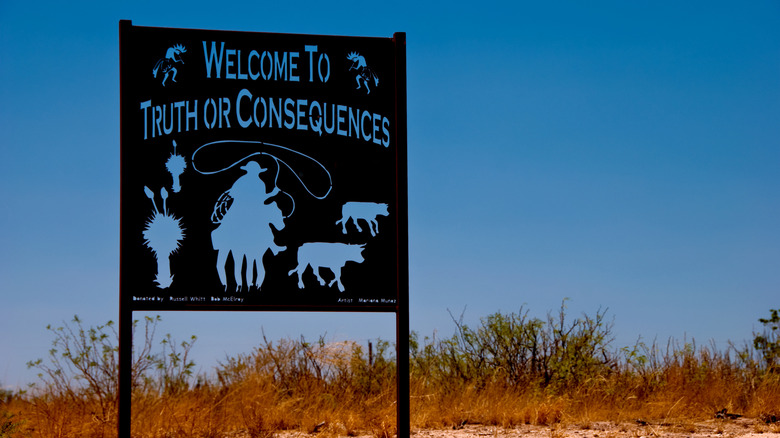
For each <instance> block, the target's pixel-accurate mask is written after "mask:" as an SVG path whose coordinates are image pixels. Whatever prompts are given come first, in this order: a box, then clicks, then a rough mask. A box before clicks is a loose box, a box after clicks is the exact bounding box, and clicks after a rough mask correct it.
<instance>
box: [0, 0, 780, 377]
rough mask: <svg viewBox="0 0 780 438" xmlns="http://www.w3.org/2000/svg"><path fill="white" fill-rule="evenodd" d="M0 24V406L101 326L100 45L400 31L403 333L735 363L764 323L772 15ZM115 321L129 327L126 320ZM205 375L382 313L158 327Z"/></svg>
mask: <svg viewBox="0 0 780 438" xmlns="http://www.w3.org/2000/svg"><path fill="white" fill-rule="evenodd" d="M395 5H396V7H395V9H389V8H390V7H391V4H390V3H386V4H380V3H369V2H364V3H360V4H358V3H356V2H305V3H303V4H298V3H296V4H292V3H289V2H268V3H267V4H266V2H246V3H244V2H222V3H213V2H203V1H188V2H156V1H154V2H153V1H138V2H88V1H75V2H43V3H36V4H35V5H34V6H33V5H32V4H31V3H30V2H26V1H17V0H5V1H3V2H2V3H0V84H2V85H0V139H1V140H0V196H1V197H2V199H3V207H2V209H1V210H0V280H2V281H1V282H0V333H2V335H0V352H2V354H0V383H2V384H4V385H11V386H15V385H22V386H23V385H24V384H25V383H28V382H31V381H34V374H33V373H31V372H30V371H28V370H26V368H25V366H24V364H25V362H26V361H28V360H31V359H35V358H39V357H44V356H45V354H46V352H47V350H48V348H49V346H50V341H51V337H50V336H49V335H48V333H47V331H46V329H45V327H46V325H47V324H54V325H57V324H60V323H61V322H62V321H68V320H70V319H71V318H72V316H73V315H74V314H78V315H79V316H80V317H81V318H82V319H83V320H84V321H85V322H86V323H87V324H90V325H94V324H99V323H103V322H105V321H107V320H109V319H113V320H116V318H117V314H118V284H119V280H118V270H119V77H118V75H119V65H118V64H119V63H118V22H119V20H120V19H129V20H132V21H133V24H136V25H143V26H160V27H184V28H205V29H224V30H241V31H262V32H283V33H311V34H330V35H350V36H381V37H390V36H392V34H393V32H396V31H403V32H406V33H407V61H408V70H407V76H408V117H409V120H408V122H409V136H408V143H409V164H408V168H409V233H410V236H409V248H410V277H411V278H410V294H411V325H412V329H413V330H416V331H418V332H420V333H421V334H422V335H430V334H432V333H433V332H434V331H438V333H439V334H441V335H449V334H451V333H452V331H453V329H454V325H453V324H452V321H451V319H450V315H449V313H448V310H449V311H451V312H452V313H453V314H455V315H456V316H457V315H460V314H461V312H463V311H464V309H465V313H464V320H465V321H466V322H468V323H471V324H475V323H477V322H478V321H479V318H480V317H484V316H487V315H488V314H490V313H493V312H497V311H502V312H512V311H517V310H518V309H519V308H520V307H521V306H523V305H525V307H526V308H527V309H529V310H530V312H531V314H532V315H533V316H539V317H543V316H544V315H545V314H546V312H547V311H549V310H555V309H557V308H558V307H559V306H560V304H561V301H562V300H563V299H564V298H570V300H569V301H567V306H568V309H569V312H570V313H571V314H572V316H575V315H579V314H580V313H581V312H588V313H589V314H593V313H594V312H595V311H596V310H597V309H599V308H608V309H609V315H610V316H613V317H614V321H615V335H616V340H615V344H614V345H615V346H616V347H620V346H623V345H629V344H632V343H633V342H634V341H635V340H636V339H637V338H638V337H639V336H642V337H643V338H644V339H647V340H652V339H653V338H655V337H657V338H658V339H660V340H661V341H662V342H665V341H666V339H667V338H668V337H675V338H678V339H682V338H683V337H687V338H688V339H690V338H695V339H696V341H697V342H698V343H700V344H704V343H707V342H709V341H710V340H713V341H714V342H715V343H716V345H718V346H720V347H724V348H725V346H726V345H727V341H728V340H731V341H734V342H737V343H741V342H743V341H745V340H747V339H749V338H750V336H751V333H752V331H753V330H755V329H758V328H759V327H758V322H757V319H758V318H759V317H762V316H765V315H767V314H768V309H770V308H778V307H780V227H778V225H780V123H778V120H780V5H778V3H777V2H775V1H755V2H748V3H744V2H743V3H739V4H738V3H737V2H712V1H708V2H684V4H680V2H618V1H614V2H595V3H594V2H587V4H584V3H583V2H538V3H537V2H534V3H530V2H482V3H479V4H474V3H458V2H430V3H421V2H404V1H401V2H395ZM137 316H139V317H140V316H143V314H138V315H137ZM162 316H163V325H162V327H161V328H160V330H161V331H162V332H170V333H172V334H173V335H174V336H175V337H178V338H180V339H184V338H186V337H188V336H189V335H190V334H196V335H197V336H199V338H200V339H199V340H198V342H197V344H196V347H195V354H196V356H195V358H196V360H197V361H198V364H199V365H200V368H201V370H202V371H205V372H207V371H209V370H210V369H211V367H212V366H213V365H214V364H215V363H216V361H217V360H220V359H223V358H224V357H225V355H226V354H236V353H239V352H247V351H249V350H251V348H252V347H253V346H254V345H257V342H258V339H259V338H260V329H261V327H262V328H263V329H264V330H265V333H266V334H267V335H268V336H269V337H270V338H272V339H274V338H278V337H283V336H291V337H298V336H299V335H301V334H303V335H306V336H307V337H309V338H314V337H316V336H318V335H326V337H327V338H329V339H354V340H358V341H360V342H366V341H367V340H368V339H372V338H376V337H380V336H381V337H382V338H384V339H393V336H394V317H393V315H388V314H381V315H377V314H369V315H365V314H295V313H281V314H278V313H277V314H271V313H239V314H226V313H165V314H163V315H162Z"/></svg>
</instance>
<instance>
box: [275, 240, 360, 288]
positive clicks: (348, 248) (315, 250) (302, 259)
mask: <svg viewBox="0 0 780 438" xmlns="http://www.w3.org/2000/svg"><path fill="white" fill-rule="evenodd" d="M365 246H366V245H365V244H362V245H351V244H346V243H331V242H308V243H304V244H303V245H301V247H300V248H298V266H297V267H296V268H295V269H293V270H291V271H290V272H289V273H288V274H287V275H288V276H291V275H293V274H297V275H298V288H299V289H303V288H304V284H303V273H304V271H306V268H307V267H309V266H311V269H312V271H314V275H315V276H316V277H317V280H318V281H319V282H320V286H325V279H324V278H322V276H321V275H320V268H325V269H329V270H330V271H331V272H332V273H333V275H334V276H335V277H334V278H333V280H331V281H330V283H328V287H331V286H333V283H336V284H337V285H338V288H339V291H340V292H344V285H343V284H342V283H341V269H342V268H343V267H344V265H345V264H346V263H347V262H355V263H363V260H364V259H363V254H362V253H363V249H364V248H365Z"/></svg>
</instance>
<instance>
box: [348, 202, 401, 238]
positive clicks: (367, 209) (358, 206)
mask: <svg viewBox="0 0 780 438" xmlns="http://www.w3.org/2000/svg"><path fill="white" fill-rule="evenodd" d="M387 215H388V212H387V204H378V203H374V202H347V203H346V204H344V206H342V207H341V219H339V220H337V221H336V225H338V224H341V232H342V233H344V234H347V222H348V221H349V220H350V219H352V223H353V224H355V228H357V230H358V232H359V233H362V232H363V229H362V228H360V225H359V224H358V220H359V219H362V220H364V221H366V223H367V224H368V230H369V231H370V232H371V235H372V236H376V233H378V232H379V223H378V222H377V216H387Z"/></svg>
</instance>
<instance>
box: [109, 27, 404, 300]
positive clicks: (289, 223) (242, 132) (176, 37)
mask: <svg viewBox="0 0 780 438" xmlns="http://www.w3.org/2000/svg"><path fill="white" fill-rule="evenodd" d="M120 38H121V54H120V57H121V73H120V74H121V119H122V123H121V142H122V143H121V175H122V176H121V218H122V225H121V268H120V276H121V293H122V301H123V304H124V305H127V306H129V307H130V308H132V309H134V310H181V309H237V308H243V309H262V308H274V309H309V308H312V309H330V310H351V309H352V310H372V311H396V309H397V305H398V295H399V289H400V288H402V287H406V286H405V285H402V284H401V282H402V281H403V280H402V278H403V277H404V274H403V272H401V271H403V270H405V269H406V267H405V266H402V265H403V264H404V263H406V260H407V257H406V254H405V253H404V251H405V248H406V245H405V242H403V241H404V240H405V239H406V231H405V230H406V228H405V221H406V193H405V184H406V182H405V180H406V138H405V137H406V131H405V117H406V115H405V100H403V107H401V106H399V104H398V102H399V101H398V98H397V97H398V94H399V92H401V93H404V94H405V86H404V89H403V90H399V88H398V84H399V80H400V81H402V82H401V83H402V84H405V78H403V77H400V78H399V76H404V75H405V72H404V71H401V70H399V64H398V53H399V47H398V45H397V41H396V39H392V38H356V37H339V36H318V35H292V34H270V33H256V32H228V31H212V30H190V29H170V28H151V27H138V26H131V25H129V23H128V26H126V27H125V28H123V29H122V31H121V35H120ZM400 49H403V50H405V48H400ZM399 188H400V190H399ZM399 242H401V244H400V245H399Z"/></svg>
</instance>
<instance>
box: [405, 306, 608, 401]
mask: <svg viewBox="0 0 780 438" xmlns="http://www.w3.org/2000/svg"><path fill="white" fill-rule="evenodd" d="M453 321H454V323H455V326H456V332H455V334H454V335H453V336H452V337H450V338H446V339H443V340H439V341H436V340H435V339H431V338H428V337H425V338H424V339H423V341H422V344H421V342H420V339H419V335H418V334H417V333H414V332H413V333H412V334H411V335H410V343H409V344H410V353H409V355H410V360H411V372H412V376H415V377H419V378H422V379H424V380H426V381H429V382H431V383H432V384H434V385H435V386H437V387H443V388H449V389H451V390H453V391H456V392H457V391H461V390H462V388H463V387H465V386H475V387H477V388H482V387H485V386H487V385H496V384H497V385H500V386H503V387H506V388H515V389H517V388H524V389H527V388H529V387H534V388H539V389H544V390H547V391H550V392H560V391H562V390H564V389H566V388H571V387H575V386H577V385H579V384H581V383H582V382H583V381H584V380H585V379H587V378H589V377H592V376H593V375H595V374H599V373H605V372H609V371H610V370H611V366H612V365H613V363H614V360H615V359H614V358H613V356H612V355H611V353H610V350H609V344H610V343H611V341H612V335H611V330H612V323H611V322H608V321H606V311H603V310H599V311H597V312H596V315H595V316H592V317H591V316H588V315H583V316H582V317H580V318H576V319H574V320H572V321H567V318H566V314H565V306H564V305H561V309H560V311H559V312H558V314H557V315H555V316H553V315H552V314H548V315H547V319H546V320H542V319H539V318H529V317H528V311H527V310H524V309H522V308H521V309H520V311H519V312H517V313H510V314H504V313H501V312H498V313H495V314H492V315H490V316H488V317H486V318H482V319H481V324H480V325H479V326H478V327H477V328H476V329H472V328H471V327H469V326H468V325H466V324H464V323H463V315H461V317H460V318H459V319H455V318H453Z"/></svg>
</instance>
